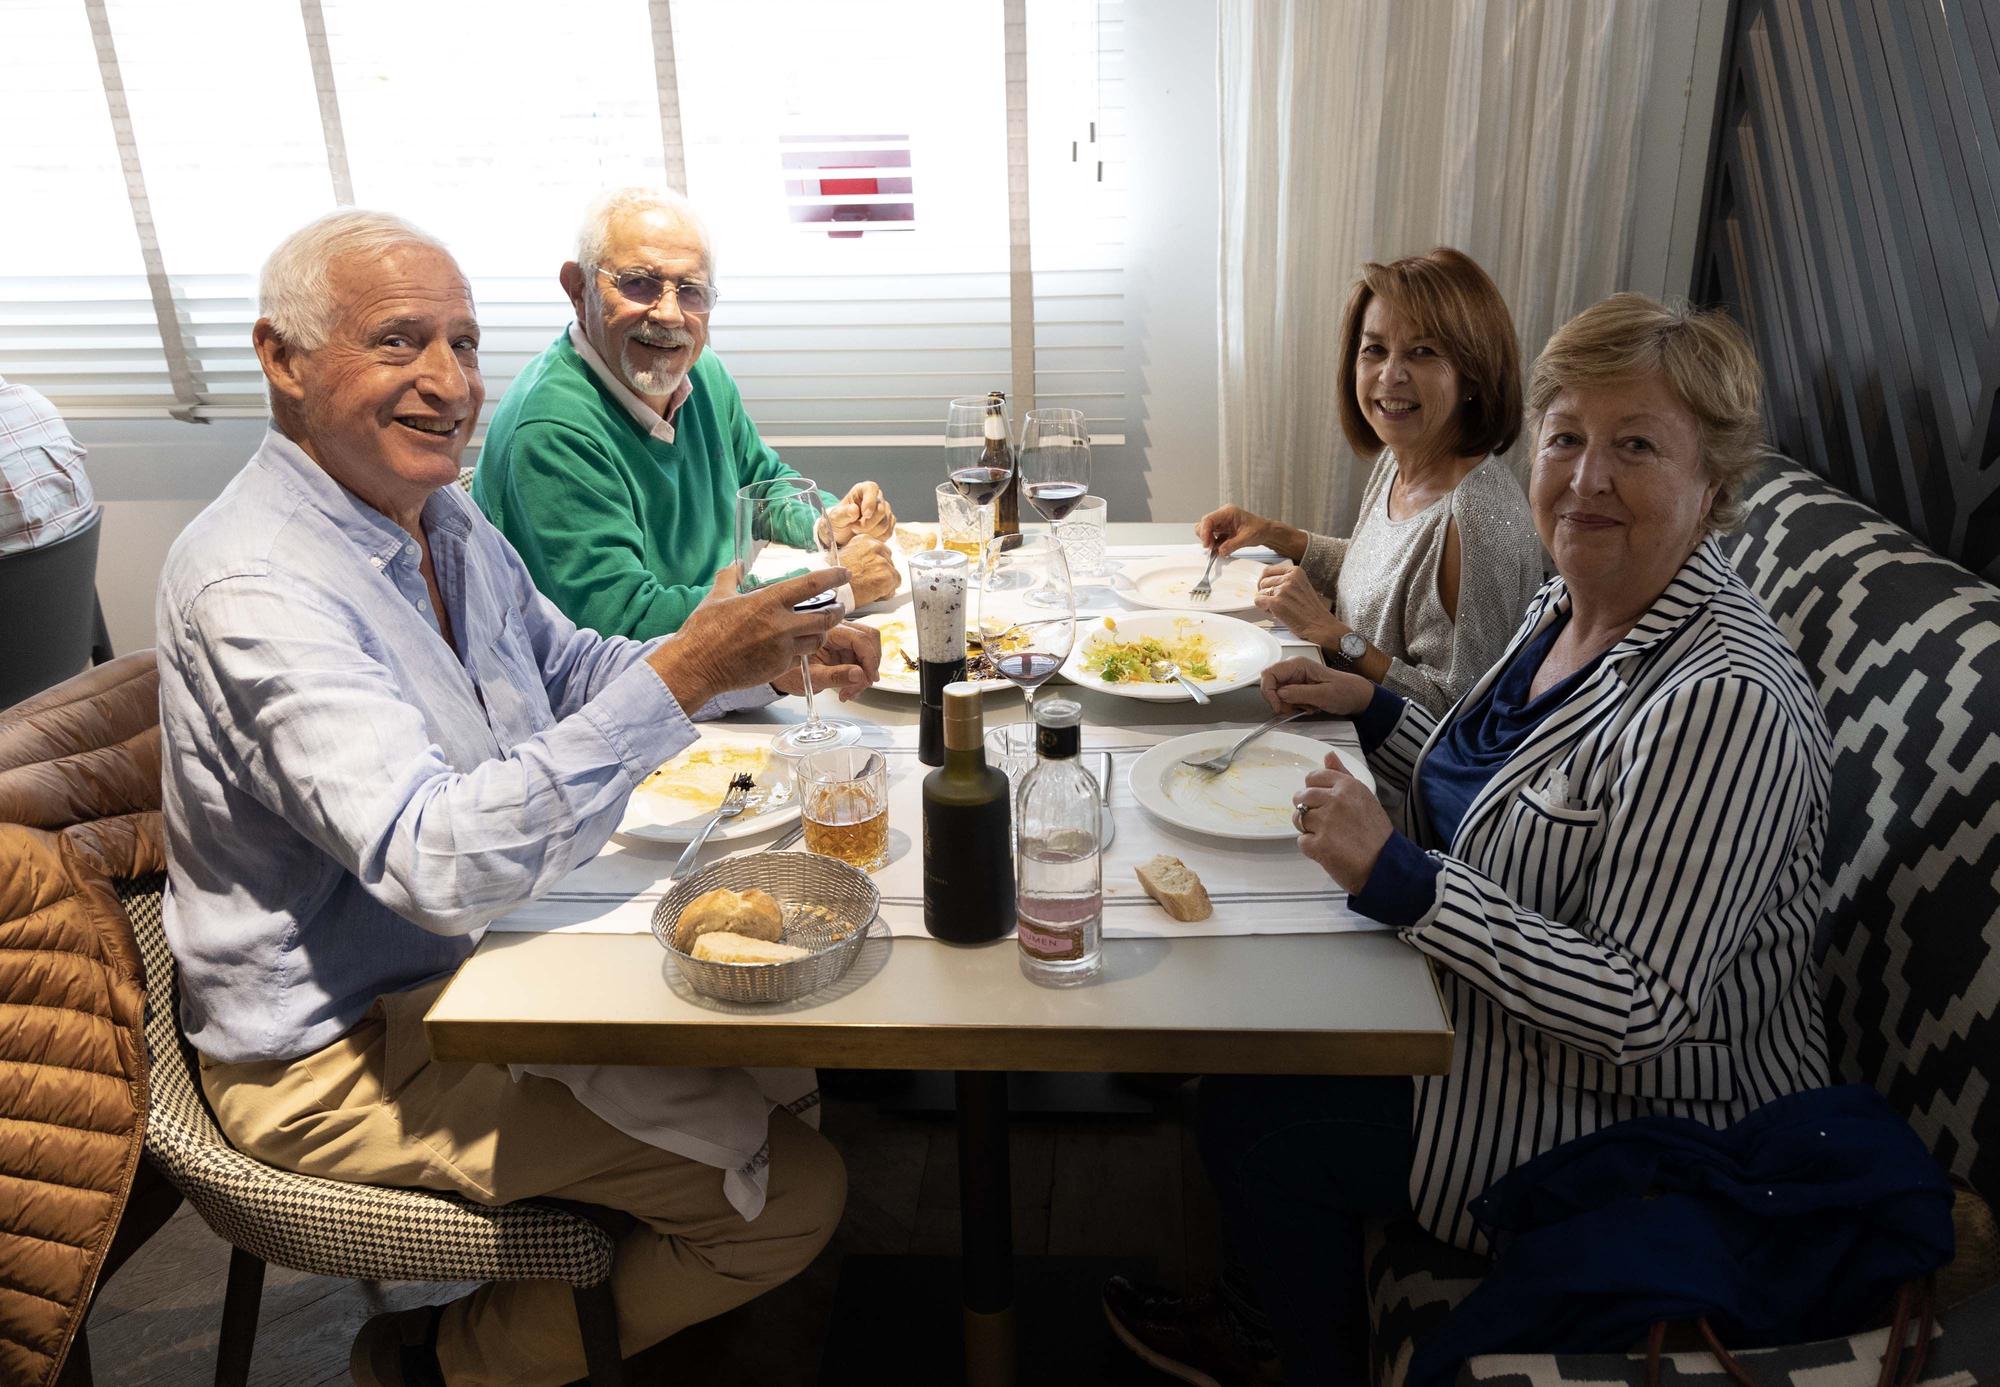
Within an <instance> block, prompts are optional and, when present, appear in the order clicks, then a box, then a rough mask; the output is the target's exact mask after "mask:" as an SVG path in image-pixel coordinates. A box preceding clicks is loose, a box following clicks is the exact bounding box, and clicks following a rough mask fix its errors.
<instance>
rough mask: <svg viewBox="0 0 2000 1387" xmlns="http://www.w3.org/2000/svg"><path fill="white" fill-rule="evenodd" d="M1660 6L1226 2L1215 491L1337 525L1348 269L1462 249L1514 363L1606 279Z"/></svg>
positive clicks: (1520, 1) (1362, 476)
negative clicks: (1499, 312) (1479, 269)
mask: <svg viewBox="0 0 2000 1387" xmlns="http://www.w3.org/2000/svg"><path fill="white" fill-rule="evenodd" d="M1657 9H1658V4H1657V0H1457V2H1456V3H1451V4H1446V3H1413V4H1376V3H1373V0H1223V3H1222V5H1221V13H1220V22H1219V28H1220V34H1219V44H1218V63H1219V86H1220V90H1221V101H1222V112H1221V143H1222V150H1221V175H1222V229H1221V290H1220V292H1221V303H1222V314H1221V329H1222V352H1221V359H1222V382H1221V440H1222V447H1221V454H1222V456H1221V466H1222V494H1223V496H1224V498H1225V499H1228V500H1231V501H1235V502H1237V503H1239V504H1242V505H1246V506H1249V507H1250V508H1251V509H1253V510H1256V511H1259V512H1262V513H1264V514H1267V515H1276V516H1282V517H1283V518H1285V519H1287V520H1290V521H1293V522H1294V523H1297V524H1301V525H1305V526H1307V527H1309V528H1315V529H1326V530H1331V531H1332V532H1335V533H1345V532H1346V531H1347V529H1348V528H1349V527H1350V526H1351V525H1352V524H1353V521H1354V513H1355V507H1356V505H1357V503H1358V501H1359V498H1360V492H1361V486H1362V483H1363V482H1364V481H1365V480H1366V475H1367V468H1366V464H1365V462H1364V461H1362V460H1358V459H1356V458H1355V457H1354V455H1353V453H1352V451H1351V450H1350V449H1349V448H1348V447H1347V444H1346V441H1345V440H1344V439H1343V438H1342V437H1341V434H1340V422H1339V416H1338V413H1337V408H1338V406H1337V404H1336V401H1335V399H1334V388H1335V387H1334V382H1335V380H1336V378H1337V376H1338V373H1339V362H1338V360H1337V359H1336V357H1337V351H1338V344H1337V343H1336V341H1335V340H1334V339H1335V337H1336V335H1337V334H1338V331H1339V327H1340V323H1339V318H1340V311H1341V308H1342V307H1343V305H1344V304H1345V302H1346V298H1347V291H1348V288H1349V286H1350V285H1351V284H1352V283H1353V280H1354V276H1355V271H1356V269H1357V268H1358V267H1359V266H1360V264H1361V263H1362V262H1363V261H1365V260H1385V259H1391V258H1394V257H1396V256H1399V255H1407V254H1414V253H1418V252H1422V251H1424V250H1427V249H1429V248H1430V247H1431V246H1433V245H1439V244H1444V245H1455V246H1457V247H1459V248H1460V249H1461V250H1464V251H1465V252H1466V253H1467V254H1469V255H1471V256H1473V257H1474V258H1475V259H1477V260H1478V261H1479V262H1480V264H1482V265H1484V266H1485V267H1486V269H1487V271H1488V273H1490V274H1491V275H1492V276H1493V279H1494V282H1495V283H1496V284H1498V285H1499V286H1500V292H1501V294H1502V295H1503V296H1504V297H1505V298H1506V300H1507V303H1508V306H1509V307H1510V308H1511V309H1512V310H1513V314H1514V323H1515V327H1516V328H1517V330H1518V331H1519V333H1520V337H1521V350H1522V361H1523V365H1524V367H1525V365H1526V363H1527V362H1529V361H1532V360H1533V358H1534V354H1535V352H1536V351H1538V350H1539V349H1540V347H1541V344H1542V343H1543V341H1545V340H1546V339H1547V337H1548V335H1549V332H1550V330H1551V329H1553V328H1554V327H1555V326H1556V325H1557V324H1558V323H1560V322H1562V321H1563V320H1564V319H1565V318H1567V317H1568V316H1569V315H1571V314H1572V313H1574V312H1576V311H1577V310H1578V309H1580V308H1583V307H1585V306H1587V305H1588V304H1590V303H1593V302H1595V301H1596V300H1597V299H1599V298H1602V297H1603V296H1604V295H1606V294H1608V293H1611V292H1613V291H1615V290H1616V289H1618V288H1619V287H1621V285H1622V283H1623V282H1624V274H1625V269H1626V260H1627V257H1628V254H1629V250H1630V245H1631V239H1632V238H1631V221H1632V207H1633V197H1634V192H1635V190H1636V183H1635V180H1634V177H1633V173H1634V169H1635V164H1636V161H1635V157H1634V156H1635V152H1636V146H1637V137H1638V119H1639V113H1640V106H1641V98H1642V94H1643V93H1644V92H1645V91H1646V86H1647V77H1648V71H1649V68H1650V65H1651V61H1652V48H1653V33H1654V29H1655V25H1656V19H1657ZM1516 447H1517V449H1518V448H1520V447H1521V445H1519V444H1517V445H1516ZM1512 456H1513V455H1512V454H1510V457H1512ZM1522 456H1525V453H1523V454H1522Z"/></svg>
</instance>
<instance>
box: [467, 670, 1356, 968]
mask: <svg viewBox="0 0 2000 1387" xmlns="http://www.w3.org/2000/svg"><path fill="white" fill-rule="evenodd" d="M846 711H847V715H848V716H853V715H854V710H852V709H849V710H846ZM1190 730H1191V729H1189V728H1186V727H1160V728H1115V727H1086V728H1085V729H1084V762H1085V764H1086V765H1087V766H1089V767H1091V768H1092V771H1093V773H1095V772H1096V768H1097V766H1098V764H1099V761H1098V758H1097V753H1098V752H1099V751H1110V752H1111V754H1112V769H1113V774H1112V791H1111V803H1110V809H1111V814H1112V817H1113V818H1114V820H1115V821H1116V825H1117V834H1116V837H1115V839H1114V840H1113V842H1112V845H1111V846H1110V848H1108V849H1107V850H1106V851H1105V854H1104V933H1105V937H1106V938H1110V939H1147V938H1166V939H1172V938H1180V937H1183V936H1187V935H1236V934H1306V933H1314V932H1329V931H1337V930H1357V929H1376V928H1380V927H1379V926H1377V925H1376V924H1375V922H1373V921H1372V920H1368V919H1365V918H1364V917H1362V916H1360V915H1357V914H1355V913H1354V912H1353V911H1352V910H1350V909H1348V907H1347V900H1346V897H1345V896H1344V895H1343V894H1342V893H1341V891H1340V889H1339V888H1338V887H1337V886H1335V885H1334V884H1333V882H1332V881H1331V879H1329V878H1328V877H1327V875H1326V873H1325V872H1323V871H1321V870H1320V868H1319V866H1318V865H1317V864H1316V863H1313V862H1311V861H1309V860H1307V859H1306V858H1304V857H1301V856H1300V855H1299V853H1298V850H1297V848H1296V847H1295V846H1294V845H1293V844H1292V843H1291V842H1290V841H1286V842H1279V843H1240V842H1229V841H1226V840H1223V839H1218V838H1209V837H1205V836H1202V835H1198V834H1194V833H1188V832H1185V831H1183V830H1180V829H1177V828H1173V827H1170V826H1169V825H1166V824H1163V823H1161V822H1159V821H1158V820H1157V819H1155V818H1153V816H1152V815H1150V814H1148V813H1147V812H1146V811H1145V810H1144V809H1143V808H1142V807H1141V806H1140V805H1139V803H1138V801H1137V800H1135V799H1134V798H1133V795H1132V784H1131V766H1132V763H1133V762H1134V761H1135V760H1137V759H1138V756H1139V753H1140V752H1142V751H1144V750H1145V749H1146V748H1148V747H1150V746H1153V745H1155V744H1157V743H1159V742H1162V741H1166V740H1168V739H1169V738H1172V737H1177V736H1182V735H1185V734H1186V733H1187V732H1188V731H1190ZM1289 730H1291V731H1294V732H1303V733H1305V734H1307V735H1312V736H1316V737H1318V738H1319V739H1320V740H1323V741H1325V742H1327V743H1328V744H1329V745H1333V744H1336V743H1345V744H1346V745H1349V746H1354V745H1355V744H1356V743H1355V736H1354V729H1353V725H1352V724H1351V723H1347V722H1344V721H1342V722H1326V723H1303V724H1302V723H1294V724H1292V726H1291V728H1290V729H1289ZM916 738H917V729H916V728H915V727H893V728H892V727H883V726H880V725H870V726H869V735H868V741H869V742H870V743H871V744H872V745H875V746H877V747H879V748H880V749H881V750H882V751H883V752H884V753H885V755H886V757H887V759H888V762H889V835H890V861H889V862H888V864H887V865H886V866H884V867H883V868H882V869H881V870H880V871H878V872H876V873H875V886H876V889H877V890H878V891H880V892H881V893H882V916H881V918H882V921H883V923H884V924H885V925H887V926H888V929H889V932H890V933H891V934H892V935H912V936H920V935H923V934H924V933H925V931H924V920H923V860H922V852H921V850H920V847H919V845H920V843H921V842H922V838H923V833H922V828H921V825H922V823H923V789H922V787H923V778H924V776H925V775H927V774H929V771H930V768H929V767H928V766H925V765H924V764H923V763H921V762H920V761H918V760H917V756H916ZM775 837H776V834H775V833H774V834H772V835H770V836H768V837H766V838H765V839H762V840H758V841H753V842H750V843H747V844H744V843H737V844H729V845H726V846H724V847H721V848H718V849H713V850H710V851H708V852H706V853H704V855H703V861H704V862H709V861H713V860H715V859H716V858H718V857H722V856H725V855H728V853H729V852H730V851H732V850H734V851H746V852H754V851H759V850H761V849H762V847H763V846H764V844H766V843H768V842H770V841H771V840H772V839H773V838H775ZM678 853H679V850H678V849H677V848H673V849H669V848H668V847H666V846H664V845H663V846H661V847H658V848H653V847H637V846H627V845H624V844H620V843H613V844H611V845H610V846H608V847H606V848H605V850H604V851H603V852H601V853H599V854H598V855H597V857H596V858H595V859H593V860H592V861H590V862H587V863H585V864H584V865H583V866H581V867H579V868H577V870H576V871H574V872H572V873H570V875H569V876H568V877H566V878H564V880H563V881H562V882H561V883H560V884H559V885H557V886H556V888H555V889H554V890H553V891H551V892H550V893H549V894H548V895H547V896H545V897H543V898H542V899H541V900H539V901H535V902H533V903H531V904H529V905H526V906H524V907H522V908H521V909H519V910H517V911H515V912H514V913H513V914H511V915H508V916H505V917H504V918H502V919H500V920H497V921H495V922H494V923H493V925H492V926H491V928H493V929H496V930H504V931H526V932H550V931H566V930H573V931H578V932H583V933H598V934H645V933H647V932H649V931H650V930H651V928H652V919H653V907H654V906H655V905H656V904H658V902H659V900H660V897H661V896H662V895H664V894H665V891H666V874H667V872H668V871H669V870H670V869H671V868H672V866H673V864H674V860H675V858H676V857H677V856H678ZM1157 853H1169V854H1171V855H1172V856H1175V857H1178V858H1180V859H1181V860H1182V861H1183V862H1185V863H1187V865H1188V866H1190V867H1192V868H1193V869H1194V870H1195V872H1196V873H1197V874H1199V875H1200V877H1201V879H1202V882H1203V884H1204V885H1206V886H1207V888H1208V894H1209V899H1210V900H1211V901H1213V902H1214V904H1215V914H1214V915H1213V916H1212V917H1211V918H1209V919H1207V920H1204V921H1202V922H1200V923H1198V924H1181V923H1179V922H1178V921H1175V920H1174V919H1172V918H1171V917H1169V916H1168V915H1167V913H1166V912H1165V911H1164V910H1161V909H1160V907H1159V906H1158V905H1157V904H1155V903H1154V902H1153V900H1152V898H1151V897H1149V896H1148V895H1146V893H1145V891H1144V890H1143V889H1142V888H1141V887H1140V886H1139V882H1138V878H1137V877H1136V876H1135V875H1134V874H1133V868H1134V867H1135V866H1136V865H1137V864H1138V863H1141V862H1144V861H1146V860H1147V859H1148V858H1150V857H1152V856H1154V855H1155V854H1157Z"/></svg>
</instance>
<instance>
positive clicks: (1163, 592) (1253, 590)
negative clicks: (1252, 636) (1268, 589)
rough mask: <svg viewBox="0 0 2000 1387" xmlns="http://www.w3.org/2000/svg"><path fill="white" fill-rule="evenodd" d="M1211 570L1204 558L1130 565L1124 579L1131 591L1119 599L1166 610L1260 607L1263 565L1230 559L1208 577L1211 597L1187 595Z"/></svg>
mask: <svg viewBox="0 0 2000 1387" xmlns="http://www.w3.org/2000/svg"><path fill="white" fill-rule="evenodd" d="M1206 567H1208V560H1207V559H1205V558H1203V559H1177V558H1167V559H1147V560H1145V561H1144V562H1141V563H1134V564H1130V565H1128V566H1127V568H1126V570H1125V576H1126V577H1127V578H1129V579H1130V580H1131V582H1132V590H1131V591H1130V592H1123V591H1121V593H1120V596H1122V597H1125V598H1126V599H1128V600H1129V601H1131V602H1134V603H1136V604H1137V605H1139V606H1141V607H1154V608H1159V609H1162V610H1167V611H1187V610H1190V609H1192V610H1199V611H1205V612H1246V611H1251V610H1254V609H1255V607H1256V605H1257V601H1256V599H1257V579H1258V578H1259V577H1260V576H1262V574H1263V572H1264V565H1263V564H1261V563H1258V562H1257V561H1256V560H1254V559H1239V558H1235V557H1233V556H1232V557H1230V558H1227V559H1224V560H1222V561H1221V562H1220V563H1218V564H1216V566H1215V572H1214V573H1213V574H1211V575H1210V576H1209V580H1208V587H1209V597H1208V601H1206V602H1196V601H1195V600H1194V599H1193V598H1192V597H1190V596H1188V594H1189V593H1190V592H1192V591H1193V590H1194V585H1195V584H1196V583H1199V582H1200V581H1201V571H1202V570H1203V569H1204V568H1206Z"/></svg>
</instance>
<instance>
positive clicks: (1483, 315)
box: [1340, 246, 1521, 457]
mask: <svg viewBox="0 0 2000 1387" xmlns="http://www.w3.org/2000/svg"><path fill="white" fill-rule="evenodd" d="M1378 298H1380V299H1382V300H1384V301H1385V302H1387V303H1388V304H1389V305H1390V306H1391V307H1393V308H1394V309H1395V310H1396V311H1397V312H1398V313H1400V314H1401V315H1402V316H1403V317H1405V318H1407V319H1409V320H1410V322H1412V323H1414V324H1415V325H1416V329H1417V331H1418V332H1419V333H1420V334H1422V335H1423V336H1425V337H1428V338H1430V339H1432V340H1433V341H1435V342H1436V343H1437V344H1438V346H1439V348H1440V349H1441V350H1442V351H1443V352H1444V355H1445V358H1446V359H1447V360H1448V361H1450V362H1451V364H1452V366H1453V367H1454V368H1455V369H1456V370H1457V371H1458V377H1459V381H1460V383H1461V384H1462V385H1463V386H1464V387H1465V390H1466V392H1467V393H1469V394H1470V395H1471V397H1472V398H1471V399H1469V400H1467V401H1465V402H1464V403H1462V404H1461V405H1460V406H1459V409H1458V440H1457V442H1456V443H1454V444H1453V446H1452V452H1453V454H1454V455H1456V456H1458V457H1472V456H1475V455H1479V454H1485V453H1504V452H1506V451H1507V450H1508V449H1509V448H1511V447H1513V446H1514V440H1515V439H1516V438H1519V437H1520V436H1521V349H1520V347H1519V346H1518V345H1517V344H1516V343H1515V341H1514V315H1513V314H1511V313H1509V312H1508V311H1507V302H1506V300H1505V299H1502V298H1501V297H1500V291H1499V289H1497V288H1496V287H1494V284H1493V280H1492V279H1491V278H1490V277H1489V276H1488V275H1487V273H1486V271H1484V270H1482V269H1480V268H1479V262H1478V261H1476V260H1474V259H1473V258H1472V257H1471V256H1469V255H1467V254H1466V253H1465V252H1464V251H1462V250H1453V249H1452V248H1451V247H1450V246H1438V247H1436V248H1435V249H1432V250H1429V251H1426V252H1425V253H1424V254H1422V255H1410V256H1405V257H1404V258H1403V259H1401V260H1396V261H1392V262H1390V263H1389V264H1387V265H1379V264H1377V263H1375V262H1374V261H1372V260H1371V261H1369V262H1368V263H1367V264H1365V265H1363V266H1362V267H1361V278H1359V279H1357V280H1355V281H1354V291H1353V292H1352V293H1351V294H1349V295H1348V296H1347V314H1346V316H1345V317H1344V318H1343V319H1342V320H1341V325H1340V343H1341V356H1340V428H1341V432H1343V433H1345V434H1346V435H1347V441H1348V442H1349V443H1351V444H1353V445H1354V451H1355V452H1357V453H1360V454H1362V455H1363V456H1368V455H1370V454H1373V453H1379V452H1381V451H1382V440H1381V438H1380V437H1378V436H1377V435H1376V433H1375V430H1374V429H1373V428H1371V427H1370V426H1369V423H1368V418H1367V416H1366V415H1364V414H1363V413H1362V412H1361V406H1360V405H1359V404H1357V403H1356V402H1355V399H1354V390H1355V382H1356V380H1357V378H1358V376H1359V367H1358V365H1357V362H1358V360H1359V357H1360V354H1361V322H1362V319H1364V318H1365V317H1367V316H1368V305H1369V304H1371V303H1373V302H1374V301H1375V300H1376V299H1378Z"/></svg>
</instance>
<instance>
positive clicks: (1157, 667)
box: [1146, 660, 1208, 703]
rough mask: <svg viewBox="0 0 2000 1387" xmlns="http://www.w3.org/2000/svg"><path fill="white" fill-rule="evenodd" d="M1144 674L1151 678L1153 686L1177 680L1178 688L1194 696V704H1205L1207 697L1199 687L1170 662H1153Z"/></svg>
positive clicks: (1177, 666)
mask: <svg viewBox="0 0 2000 1387" xmlns="http://www.w3.org/2000/svg"><path fill="white" fill-rule="evenodd" d="M1146 673H1148V674H1150V675H1152V676H1153V682H1154V683H1155V684H1164V683H1166V682H1167V681H1168V680H1169V679H1177V680H1179V681H1180V686H1181V687H1182V688H1184V689H1186V690H1187V691H1188V692H1189V693H1190V694H1192V695H1193V696H1194V701H1195V702H1196V703H1207V702H1208V695H1207V694H1205V693H1203V692H1202V691H1201V685H1199V684H1197V683H1195V682H1194V680H1192V679H1190V678H1188V677H1187V676H1186V675H1185V674H1182V673H1181V667H1180V666H1179V665H1177V664H1175V663H1174V662H1173V661H1172V660H1155V661H1153V663H1152V664H1150V665H1148V666H1146Z"/></svg>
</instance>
